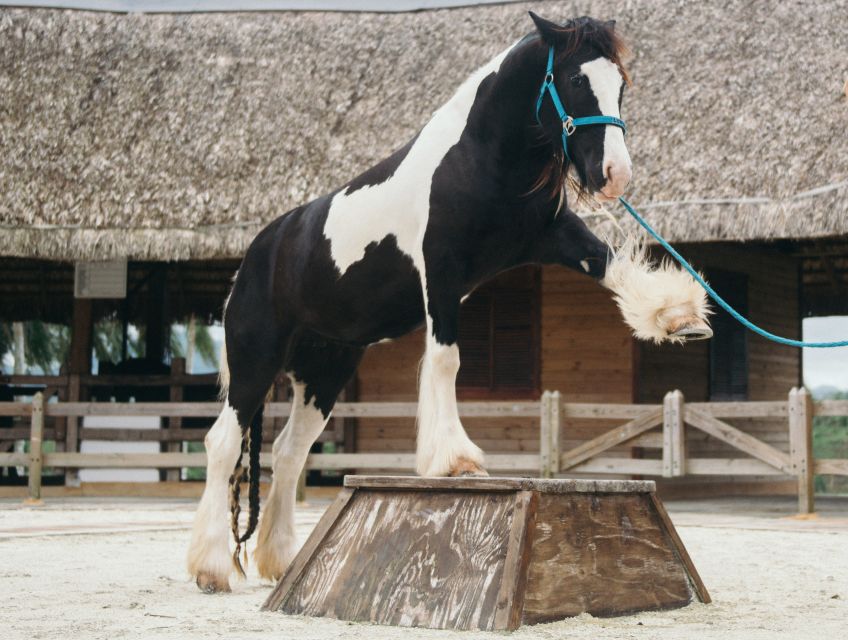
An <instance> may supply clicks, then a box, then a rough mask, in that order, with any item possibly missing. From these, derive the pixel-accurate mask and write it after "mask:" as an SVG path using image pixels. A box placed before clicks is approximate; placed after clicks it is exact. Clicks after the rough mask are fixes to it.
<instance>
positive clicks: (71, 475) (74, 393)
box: [65, 373, 81, 487]
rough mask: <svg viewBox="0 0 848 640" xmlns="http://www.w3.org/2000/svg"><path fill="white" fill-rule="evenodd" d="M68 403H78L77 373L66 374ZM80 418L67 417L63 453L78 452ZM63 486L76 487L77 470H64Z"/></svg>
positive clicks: (78, 384)
mask: <svg viewBox="0 0 848 640" xmlns="http://www.w3.org/2000/svg"><path fill="white" fill-rule="evenodd" d="M65 395H66V397H67V401H68V402H79V401H80V377H79V374H78V373H71V374H68V391H67V393H66V394H65ZM80 420H81V418H78V417H77V416H68V418H67V422H66V424H65V451H67V452H68V453H76V452H77V451H78V450H79V426H80V425H79V423H80ZM65 485H66V486H68V487H78V486H79V485H80V481H79V469H65Z"/></svg>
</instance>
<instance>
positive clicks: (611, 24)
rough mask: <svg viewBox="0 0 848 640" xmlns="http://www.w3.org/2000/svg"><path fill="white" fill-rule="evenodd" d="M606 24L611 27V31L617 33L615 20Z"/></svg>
mask: <svg viewBox="0 0 848 640" xmlns="http://www.w3.org/2000/svg"><path fill="white" fill-rule="evenodd" d="M604 24H605V25H606V26H607V27H609V29H610V31H615V20H607V21H606V22H605V23H604Z"/></svg>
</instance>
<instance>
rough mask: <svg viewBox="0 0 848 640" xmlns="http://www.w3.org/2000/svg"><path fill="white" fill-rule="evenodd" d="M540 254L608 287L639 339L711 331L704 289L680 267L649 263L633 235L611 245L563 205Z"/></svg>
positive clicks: (674, 338)
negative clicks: (619, 244)
mask: <svg viewBox="0 0 848 640" xmlns="http://www.w3.org/2000/svg"><path fill="white" fill-rule="evenodd" d="M541 258H542V259H541V261H542V262H547V263H551V262H553V263H559V264H564V265H566V266H569V267H572V268H573V269H576V270H578V271H582V272H584V273H587V274H588V275H590V276H592V277H593V278H595V279H596V280H598V281H599V282H600V283H601V284H602V285H603V286H604V287H606V288H607V289H609V290H610V291H612V292H613V294H615V301H616V303H617V304H618V308H619V309H620V310H621V314H622V316H623V317H624V320H625V322H626V323H627V324H628V325H629V326H630V328H631V329H632V330H633V333H634V335H635V336H636V337H637V338H639V339H641V340H650V341H653V342H657V343H660V342H665V341H669V342H683V341H685V340H692V339H698V338H709V337H710V336H712V330H711V329H710V325H709V323H708V322H707V316H708V315H709V309H708V307H707V298H706V294H705V293H704V290H703V289H702V288H701V287H700V286H699V285H698V283H697V282H695V280H694V279H693V278H692V276H690V275H689V274H688V273H686V272H685V271H683V270H682V269H679V268H677V267H675V266H673V265H671V264H660V265H657V264H654V263H652V262H651V260H650V258H649V257H648V255H647V253H646V251H645V247H644V245H641V244H639V243H638V242H636V241H635V240H633V239H628V240H627V241H626V242H625V243H624V244H623V245H622V246H621V247H619V248H617V249H613V248H611V247H610V246H608V245H607V244H606V243H605V242H602V241H601V240H599V239H598V238H597V236H595V234H593V233H592V232H591V231H590V230H589V229H588V228H587V227H586V224H585V223H584V222H583V220H581V219H580V218H579V217H578V216H577V215H576V214H575V213H573V212H571V211H569V210H565V211H562V212H560V213H559V215H558V218H557V220H556V222H555V226H554V230H553V232H552V233H550V234H549V235H548V236H547V237H546V239H545V241H544V244H543V249H542V256H541Z"/></svg>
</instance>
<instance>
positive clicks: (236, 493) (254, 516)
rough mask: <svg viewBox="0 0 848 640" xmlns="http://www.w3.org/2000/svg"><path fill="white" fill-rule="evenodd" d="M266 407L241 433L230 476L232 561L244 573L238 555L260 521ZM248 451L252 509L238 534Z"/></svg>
mask: <svg viewBox="0 0 848 640" xmlns="http://www.w3.org/2000/svg"><path fill="white" fill-rule="evenodd" d="M264 409H265V406H264V404H261V405H259V409H258V410H257V411H256V414H255V415H254V416H253V420H251V422H250V425H249V427H248V428H247V429H245V430H244V432H243V433H242V440H241V452H240V453H239V457H238V460H237V461H236V466H235V468H234V469H233V473H232V475H231V476H230V516H231V526H232V531H233V538H235V541H236V549H235V551H234V552H233V564H234V565H235V568H236V571H238V572H239V574H241V575H242V576H244V575H245V573H244V567H243V566H242V562H241V559H240V558H239V555H240V553H241V545H242V544H244V543H245V542H247V540H248V539H249V538H250V536H251V535H252V534H253V532H254V530H255V529H256V524H257V522H259V471H260V467H259V452H260V450H261V449H262V415H263V413H264ZM245 452H247V478H248V489H247V499H248V509H249V510H248V516H247V528H246V529H245V531H244V533H243V534H241V535H239V523H238V519H239V514H240V513H241V505H240V504H239V498H240V497H241V483H242V480H243V479H244V474H245V470H244V468H243V467H242V458H243V457H244V454H245ZM244 565H245V566H246V565H247V549H245V552H244Z"/></svg>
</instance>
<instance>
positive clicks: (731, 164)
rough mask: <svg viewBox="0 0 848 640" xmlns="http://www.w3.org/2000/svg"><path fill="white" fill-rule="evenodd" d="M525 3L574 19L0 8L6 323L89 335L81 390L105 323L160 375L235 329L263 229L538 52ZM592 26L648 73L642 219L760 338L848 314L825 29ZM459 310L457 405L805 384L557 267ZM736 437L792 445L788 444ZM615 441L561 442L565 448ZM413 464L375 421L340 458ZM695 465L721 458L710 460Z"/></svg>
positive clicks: (402, 347) (596, 10)
mask: <svg viewBox="0 0 848 640" xmlns="http://www.w3.org/2000/svg"><path fill="white" fill-rule="evenodd" d="M837 4H839V3H837ZM528 8H535V9H537V10H541V11H542V12H543V13H544V14H545V15H546V16H549V17H553V18H563V19H564V18H566V17H569V16H570V14H571V11H573V4H572V3H566V2H549V3H545V5H544V6H543V7H535V6H534V5H532V4H529V3H528V4H526V5H525V4H522V3H507V4H503V5H495V6H486V7H473V8H461V9H451V10H438V11H424V12H418V13H412V14H375V13H367V14H357V13H326V12H305V13H304V12H277V13H232V14H216V13H200V14H191V15H175V14H157V15H143V14H129V15H123V14H114V13H93V12H84V11H60V10H52V9H13V8H7V9H2V10H0V33H2V38H3V39H4V40H5V41H6V42H7V43H8V46H6V47H3V48H0V83H2V87H3V91H2V92H1V93H0V105H2V109H0V138H2V140H3V141H4V142H3V147H4V153H3V154H0V273H2V274H3V277H2V278H0V319H2V320H3V321H11V320H19V321H20V320H31V319H42V320H50V321H53V322H60V323H66V324H69V325H72V326H73V336H72V347H71V352H70V353H71V355H70V358H69V362H68V363H67V365H66V370H67V371H70V372H74V373H82V374H85V373H88V372H89V367H90V362H91V358H90V354H91V326H92V323H93V322H94V321H95V320H96V319H97V318H99V317H102V316H104V315H106V314H110V313H111V314H117V315H118V317H120V318H121V319H122V320H123V321H124V322H129V321H132V322H134V323H138V324H143V325H144V326H146V327H147V341H148V355H149V356H151V357H153V358H154V359H158V360H160V361H162V362H164V361H166V360H167V359H168V349H167V342H168V341H167V339H166V337H167V335H166V334H167V327H168V326H169V323H170V322H171V321H172V320H175V319H180V318H185V317H186V316H187V315H189V314H195V315H197V316H200V317H203V318H206V319H208V320H213V319H215V318H218V317H220V308H221V305H222V303H223V300H224V299H225V297H226V295H227V292H228V288H229V285H230V279H231V277H232V274H233V273H234V271H235V270H236V268H237V266H238V261H239V257H240V256H241V255H242V253H243V252H244V250H245V248H246V247H247V245H248V243H249V242H250V240H251V239H252V238H253V237H254V236H255V234H256V233H257V232H258V230H259V229H261V228H262V226H263V225H265V224H266V223H267V222H269V221H270V220H272V219H273V218H275V217H276V216H277V215H279V214H281V213H283V212H285V211H287V210H288V209H290V208H291V207H293V206H295V205H296V204H298V203H301V202H303V201H305V200H308V199H310V198H313V197H315V196H317V195H320V194H321V193H324V192H326V191H327V190H329V189H331V188H333V187H334V186H337V185H339V184H342V183H343V182H345V181H346V180H348V179H349V178H351V177H352V176H354V175H355V174H356V173H357V172H358V171H360V170H362V169H364V168H366V167H368V166H369V165H371V164H373V163H374V162H375V161H377V160H378V159H380V158H382V157H384V156H385V155H387V154H388V153H389V152H391V151H392V150H393V149H394V148H396V147H398V146H400V145H401V144H403V143H404V142H405V141H406V140H408V139H409V138H410V137H411V136H413V135H414V134H415V132H416V130H417V129H419V128H420V127H421V126H422V125H423V124H424V123H425V122H426V120H427V117H428V115H429V114H430V113H431V112H432V111H433V110H434V109H435V108H437V107H438V106H439V105H440V104H441V103H443V102H444V101H445V100H446V99H447V98H448V97H449V96H450V95H451V93H452V91H453V90H454V88H455V87H457V86H458V85H459V84H460V83H461V81H462V80H463V79H464V78H465V77H466V76H467V75H468V74H469V73H470V72H471V71H473V70H474V69H475V68H476V67H478V66H479V65H481V64H482V63H483V62H485V61H486V60H488V59H489V58H491V57H492V56H493V55H495V54H496V53H497V52H498V51H500V50H502V49H503V48H504V47H505V46H507V45H508V44H509V43H510V42H513V41H515V39H516V38H517V37H519V36H521V35H522V34H524V33H526V32H528V31H529V30H530V29H531V27H532V25H531V22H530V21H529V19H528V18H527V15H526V10H527V9H528ZM582 8H583V9H584V10H586V11H588V12H590V13H591V14H593V15H596V16H600V17H614V18H616V20H617V21H618V25H619V28H620V29H621V30H622V32H623V33H625V34H626V36H627V38H628V40H629V41H630V43H631V46H632V49H633V52H634V56H633V59H632V61H631V63H630V69H631V74H632V76H633V79H634V85H633V87H632V88H631V89H628V90H627V92H626V97H625V104H624V117H625V119H626V120H627V122H628V146H629V148H630V151H631V154H632V157H633V162H634V180H633V184H632V190H631V191H632V193H631V196H630V199H631V201H632V202H633V203H634V204H635V205H636V206H637V208H639V209H640V210H641V211H643V212H644V213H645V214H646V217H647V218H648V220H649V221H650V222H651V223H652V224H653V225H654V226H655V227H656V228H657V229H658V230H659V231H660V232H661V233H663V234H664V235H665V236H666V237H667V238H668V239H669V240H671V241H672V242H674V243H675V244H676V245H677V246H678V248H679V250H680V251H681V253H683V254H684V255H685V256H687V257H689V258H691V259H692V262H693V264H695V266H696V267H697V268H699V269H701V270H703V271H704V273H705V274H706V275H707V277H708V278H709V279H710V281H711V282H712V283H713V284H714V285H715V286H716V288H717V289H718V290H719V291H720V292H721V293H722V294H723V295H725V296H726V297H727V298H728V300H729V301H730V302H731V303H733V304H735V305H737V306H738V308H739V309H740V310H741V311H744V312H746V313H747V314H748V315H750V317H751V319H752V320H753V321H754V322H756V323H758V324H760V325H762V326H763V327H764V328H766V329H768V330H770V331H774V332H775V333H778V334H780V335H784V336H788V337H793V338H794V337H800V331H801V320H802V318H803V317H806V316H811V315H846V314H848V294H846V292H848V204H846V203H848V154H846V153H845V145H844V135H842V132H843V131H844V127H845V122H846V117H848V96H846V94H845V88H844V83H845V76H844V64H843V63H844V61H843V60H841V59H838V56H837V53H836V50H835V47H834V43H835V42H838V41H840V40H841V38H842V37H843V36H844V33H843V30H842V26H843V23H842V21H841V20H838V19H836V18H837V16H835V15H832V13H833V12H834V11H836V9H835V8H834V6H833V5H831V4H826V3H825V4H822V3H818V4H815V5H811V6H808V7H805V8H804V11H803V18H804V19H803V20H799V16H798V13H797V10H796V8H795V7H794V6H784V5H783V4H777V5H775V6H774V7H772V8H771V10H770V11H768V12H766V13H763V12H762V11H761V9H759V8H757V7H754V6H751V5H749V3H746V2H742V1H741V0H733V1H732V2H730V3H727V2H721V3H719V2H717V1H714V0H710V1H709V2H701V3H687V4H680V3H677V2H672V1H671V0H662V1H660V2H653V1H648V0H645V1H640V2H633V3H628V4H626V5H621V3H617V2H612V1H611V0H610V1H606V0H599V1H594V2H590V3H589V4H588V5H585V6H583V7H582ZM775 43H779V45H778V46H776V45H775ZM840 65H841V66H840ZM837 70H841V73H842V75H839V74H838V73H837ZM585 213H586V216H587V219H588V220H589V222H590V224H592V225H593V226H594V227H595V228H596V229H597V230H598V232H599V233H604V234H606V235H607V236H609V237H613V238H614V237H615V236H616V234H617V233H619V231H618V230H617V228H616V225H619V226H620V228H621V229H623V230H624V231H625V232H629V233H639V231H638V229H637V228H636V226H635V224H634V223H633V222H632V221H630V220H629V219H626V218H625V215H626V214H624V212H623V211H619V210H611V211H607V212H604V211H597V210H594V211H593V210H587V211H586V212H585ZM610 217H612V218H615V219H616V220H617V222H616V225H614V224H613V223H612V222H611V221H610ZM657 255H661V253H660V252H658V253H657ZM114 259H119V260H127V261H128V265H129V266H128V282H127V291H128V295H127V297H126V298H125V299H122V300H97V301H92V300H86V299H75V298H74V296H73V289H74V287H73V285H74V283H73V274H74V265H75V263H77V262H80V261H95V262H96V261H102V260H114ZM462 314H463V315H462V331H461V333H462V335H461V348H462V360H463V365H462V369H461V371H460V376H459V377H460V380H459V394H460V397H461V398H469V399H470V398H474V399H520V398H538V396H539V395H540V394H541V392H542V391H543V390H559V391H560V392H561V393H562V394H563V396H564V398H566V399H571V400H575V401H585V402H609V403H641V402H657V401H661V399H662V397H663V395H664V394H665V393H666V392H667V391H669V390H671V389H681V390H682V391H683V392H684V394H685V396H686V398H687V399H688V400H693V401H713V400H715V401H718V400H766V399H785V397H786V394H787V393H788V391H789V389H790V388H791V387H793V386H796V385H799V384H800V383H801V352H800V351H799V350H796V349H792V348H789V347H784V346H780V345H776V344H774V343H770V342H767V341H765V340H764V339H762V338H760V337H758V336H755V335H753V334H750V333H746V332H745V331H743V330H742V328H741V327H740V326H739V325H737V324H735V323H733V322H731V321H730V320H729V319H728V318H727V317H726V316H725V315H724V314H717V315H716V316H715V319H714V327H715V330H716V336H715V338H714V339H713V340H712V341H710V342H704V343H695V344H690V345H686V346H682V347H681V346H663V347H656V346H653V345H650V344H645V343H639V342H637V341H635V340H634V339H633V338H632V337H631V336H630V335H629V333H628V330H627V328H626V327H625V326H624V324H623V322H622V320H621V318H620V316H619V314H618V311H617V310H616V308H615V305H614V303H613V301H612V300H611V298H610V296H609V294H608V293H607V292H606V291H605V290H603V289H602V288H600V287H599V286H598V285H596V284H595V283H594V282H592V281H591V280H589V279H587V278H585V277H584V276H582V275H579V274H577V273H572V272H569V271H566V270H564V269H558V268H537V267H523V268H520V269H517V270H515V271H513V272H510V273H506V274H503V275H501V276H500V277H498V278H497V279H496V280H495V281H493V282H492V283H490V284H488V285H486V286H485V287H483V288H481V289H480V290H479V291H477V292H475V293H474V295H473V296H472V297H471V298H469V300H468V301H467V302H466V303H465V305H464V307H463V311H462ZM422 345H423V337H422V335H421V334H420V332H419V333H415V334H412V335H410V336H407V337H405V338H403V339H400V340H397V341H396V342H393V343H390V344H382V345H378V346H375V347H373V348H372V349H370V350H369V352H368V353H367V355H366V357H365V359H364V361H363V363H362V366H361V368H360V370H359V373H358V376H357V378H356V380H355V381H354V383H353V384H352V385H351V387H350V389H349V390H348V399H353V398H356V399H359V400H363V401H364V400H413V399H414V398H415V387H416V372H417V363H418V359H419V358H420V355H421V351H422ZM740 426H743V427H744V428H746V429H749V430H752V431H756V432H757V434H758V436H760V437H762V439H764V440H765V441H767V442H769V443H771V444H773V445H775V446H776V447H779V448H781V449H784V450H785V449H786V448H787V446H788V444H787V441H786V430H785V426H776V425H770V424H769V423H768V421H758V422H756V423H753V422H752V423H750V424H741V423H740ZM467 427H468V431H469V433H470V435H471V437H472V438H473V439H474V440H475V441H476V442H477V443H478V444H480V445H481V446H482V447H483V448H484V449H485V450H486V451H490V452H512V451H535V450H538V446H539V442H538V437H539V436H538V427H537V425H535V424H534V423H533V422H531V421H530V420H529V419H528V420H521V419H516V420H514V421H506V422H505V421H499V422H498V424H494V423H492V422H491V421H485V422H481V421H479V420H478V421H475V420H468V421H467ZM602 428H603V424H602V423H598V422H597V421H595V422H594V423H592V424H591V425H590V424H589V423H585V422H580V421H571V422H567V424H566V427H565V435H564V438H565V441H566V442H573V443H576V442H579V441H582V440H585V439H588V438H590V437H593V436H594V435H596V434H597V433H598V430H599V429H602ZM354 441H355V442H354ZM413 444H414V424H413V422H412V420H397V421H393V422H392V423H391V424H387V423H386V421H376V420H364V419H363V420H359V421H358V423H357V424H356V425H355V429H354V430H353V431H351V432H350V434H349V438H348V447H351V446H355V447H356V449H357V450H359V451H411V450H412V449H413ZM690 446H691V447H693V448H695V449H697V448H698V447H701V448H702V449H704V450H710V451H714V452H715V454H716V455H721V446H720V445H718V444H716V443H714V442H713V441H709V440H706V439H704V438H701V439H700V440H699V439H698V438H694V439H693V441H692V442H691V443H690ZM620 454H621V455H629V456H643V455H644V456H650V455H652V452H651V450H649V449H645V450H642V449H641V448H639V447H636V448H634V447H630V448H628V449H627V450H622V451H621V452H620Z"/></svg>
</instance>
